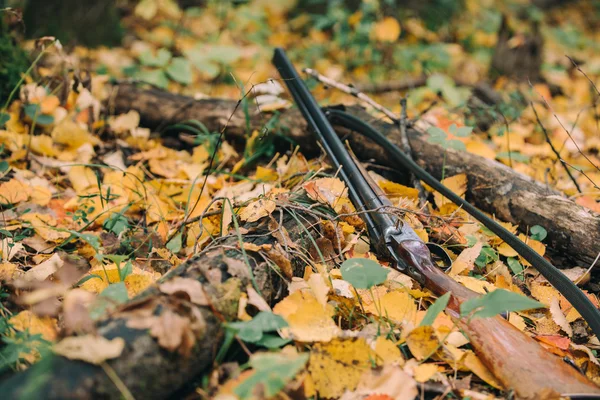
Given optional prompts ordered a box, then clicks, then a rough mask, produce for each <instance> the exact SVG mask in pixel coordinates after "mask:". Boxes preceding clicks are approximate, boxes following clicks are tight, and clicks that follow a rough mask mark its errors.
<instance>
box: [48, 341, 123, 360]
mask: <svg viewBox="0 0 600 400" xmlns="http://www.w3.org/2000/svg"><path fill="white" fill-rule="evenodd" d="M124 348H125V340H123V338H120V337H116V338H114V339H112V340H108V339H106V338H105V337H104V336H95V335H84V336H71V337H67V338H64V339H63V340H61V341H60V342H58V343H57V344H55V345H54V347H53V350H54V352H55V353H56V354H60V355H61V356H63V357H66V358H68V359H71V360H81V361H85V362H88V363H90V364H96V365H98V364H101V363H102V362H104V361H105V360H110V359H113V358H117V357H119V356H120V355H121V353H122V352H123V349H124Z"/></svg>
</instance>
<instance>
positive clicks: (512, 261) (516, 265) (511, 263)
mask: <svg viewBox="0 0 600 400" xmlns="http://www.w3.org/2000/svg"><path fill="white" fill-rule="evenodd" d="M506 263H507V264H508V267H509V268H510V270H511V271H512V272H513V274H515V275H516V276H518V277H519V278H520V279H521V280H524V277H523V271H524V270H525V268H523V264H521V263H520V262H519V260H517V259H516V258H514V257H508V258H507V259H506Z"/></svg>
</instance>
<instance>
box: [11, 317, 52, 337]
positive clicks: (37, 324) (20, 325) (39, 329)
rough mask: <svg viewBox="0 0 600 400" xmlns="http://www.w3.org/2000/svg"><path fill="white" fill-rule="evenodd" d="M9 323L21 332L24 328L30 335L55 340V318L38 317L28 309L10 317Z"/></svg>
mask: <svg viewBox="0 0 600 400" xmlns="http://www.w3.org/2000/svg"><path fill="white" fill-rule="evenodd" d="M9 323H10V324H11V325H12V327H13V328H14V329H15V330H17V331H19V332H23V331H25V330H26V329H27V330H28V331H29V333H30V334H32V335H38V334H39V335H42V337H43V338H44V339H46V340H47V341H49V342H53V341H55V340H56V337H57V336H58V333H57V323H56V319H55V318H49V317H38V316H37V315H35V314H34V313H32V312H31V311H29V310H24V311H21V312H20V313H18V314H17V315H15V316H13V317H11V318H10V320H9Z"/></svg>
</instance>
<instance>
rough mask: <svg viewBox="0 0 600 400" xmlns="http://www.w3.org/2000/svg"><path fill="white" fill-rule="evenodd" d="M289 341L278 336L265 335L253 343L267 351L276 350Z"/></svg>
mask: <svg viewBox="0 0 600 400" xmlns="http://www.w3.org/2000/svg"><path fill="white" fill-rule="evenodd" d="M291 341H292V340H291V339H284V338H282V337H281V336H279V335H272V334H269V333H265V334H263V336H262V337H261V338H260V339H259V340H257V341H256V342H254V344H256V345H259V346H263V347H266V348H267V349H278V348H280V347H282V346H284V345H286V344H288V343H290V342H291Z"/></svg>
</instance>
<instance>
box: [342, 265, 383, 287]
mask: <svg viewBox="0 0 600 400" xmlns="http://www.w3.org/2000/svg"><path fill="white" fill-rule="evenodd" d="M340 271H341V273H342V278H344V280H345V281H346V282H349V283H350V284H351V285H352V286H354V288H356V289H370V288H372V287H373V286H376V285H380V284H382V283H383V282H385V280H386V278H387V275H388V273H389V270H388V269H386V268H383V267H382V266H381V265H379V263H378V262H377V261H373V260H370V259H368V258H350V259H348V260H346V261H344V262H343V263H342V266H341V267H340Z"/></svg>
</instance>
